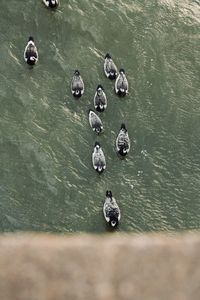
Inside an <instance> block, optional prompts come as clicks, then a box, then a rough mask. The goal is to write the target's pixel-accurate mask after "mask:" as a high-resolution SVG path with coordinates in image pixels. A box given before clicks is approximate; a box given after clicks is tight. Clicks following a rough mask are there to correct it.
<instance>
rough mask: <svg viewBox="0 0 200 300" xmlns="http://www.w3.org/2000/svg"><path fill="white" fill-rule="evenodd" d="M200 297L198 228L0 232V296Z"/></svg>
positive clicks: (36, 299)
mask: <svg viewBox="0 0 200 300" xmlns="http://www.w3.org/2000/svg"><path fill="white" fill-rule="evenodd" d="M47 299H48V300H77V299H78V300H79V299H81V300H86V299H87V300H112V299H114V300H123V299H125V300H143V299H145V300H171V299H173V300H199V299H200V233H187V234H180V235H178V234H177V235H173V236H169V235H162V234H147V235H120V234H114V235H112V234H109V235H106V236H101V237H100V236H89V235H76V236H54V235H44V234H39V235H36V234H26V235H19V234H15V235H8V236H1V237H0V300H47Z"/></svg>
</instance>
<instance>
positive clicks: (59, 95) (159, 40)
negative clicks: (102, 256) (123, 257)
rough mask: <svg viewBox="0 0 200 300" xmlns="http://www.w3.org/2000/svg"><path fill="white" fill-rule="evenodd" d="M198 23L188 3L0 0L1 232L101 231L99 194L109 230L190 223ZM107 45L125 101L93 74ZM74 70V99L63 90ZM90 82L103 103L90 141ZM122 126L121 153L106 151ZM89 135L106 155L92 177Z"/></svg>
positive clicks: (199, 14)
mask: <svg viewBox="0 0 200 300" xmlns="http://www.w3.org/2000/svg"><path fill="white" fill-rule="evenodd" d="M199 24H200V3H198V1H188V0H177V1H175V0H152V1H146V0H135V1H134V0H123V1H122V0H121V1H114V0H101V1H100V0H69V1H67V0H62V1H61V5H60V7H59V9H58V10H57V11H53V12H52V11H50V10H48V9H46V8H45V7H44V6H43V4H42V3H41V1H39V0H38V1H32V0H9V1H7V0H1V9H0V28H1V29H0V42H1V43H0V230H1V231H3V232H5V231H13V230H33V231H50V232H80V231H81V232H84V231H86V232H105V231H106V230H107V228H106V226H105V221H104V219H103V216H102V205H103V202H104V198H105V192H106V190H107V189H110V190H112V192H113V195H114V196H115V198H116V200H117V201H118V204H119V206H120V208H121V214H122V218H121V223H120V226H119V228H118V231H132V232H142V231H158V230H165V231H169V230H183V229H197V228H199V227H200V199H199V191H200V91H199V75H200V40H199V37H200V27H199ZM30 35H32V36H34V39H35V43H36V46H37V48H38V52H39V61H38V64H37V65H36V66H35V67H34V68H32V69H30V68H29V67H28V66H27V64H26V63H25V62H24V60H23V51H24V47H25V45H26V42H27V38H28V37H29V36H30ZM107 52H109V53H110V54H111V55H112V57H113V59H114V61H115V63H116V65H117V66H118V68H121V67H122V68H124V69H125V70H126V74H127V78H128V81H129V86H130V91H129V95H128V96H127V97H126V98H123V99H120V98H118V97H117V96H116V95H115V94H114V91H113V87H114V82H112V81H110V80H108V79H107V78H106V77H105V76H104V74H103V61H104V59H103V58H104V55H105V54H106V53H107ZM75 69H79V70H80V72H81V75H82V77H83V80H84V82H85V94H84V96H83V97H82V98H81V99H80V100H75V99H74V98H73V97H72V96H71V92H70V82H71V77H72V74H73V72H74V70H75ZM98 84H102V85H103V87H104V89H105V92H106V94H107V98H108V108H107V110H106V111H105V112H103V113H101V114H100V117H101V118H102V121H103V123H104V127H105V131H104V133H103V134H102V135H101V136H99V137H98V136H96V135H95V133H93V132H92V130H91V128H90V127H89V123H88V117H87V110H88V109H89V108H93V96H94V93H95V89H96V86H97V85H98ZM122 122H124V123H125V124H126V126H127V128H128V131H129V136H130V139H131V143H132V144H131V145H132V148H131V151H130V153H129V154H128V156H127V157H126V159H124V160H122V159H120V158H119V157H118V156H117V155H116V153H115V148H114V144H115V139H116V135H117V133H118V131H119V128H120V125H121V123H122ZM95 141H99V142H100V143H101V145H102V148H103V150H104V153H105V156H106V160H107V169H106V171H105V172H104V173H103V174H102V175H100V176H99V175H98V174H97V173H96V172H95V171H94V169H93V168H92V164H91V153H92V150H93V145H94V143H95Z"/></svg>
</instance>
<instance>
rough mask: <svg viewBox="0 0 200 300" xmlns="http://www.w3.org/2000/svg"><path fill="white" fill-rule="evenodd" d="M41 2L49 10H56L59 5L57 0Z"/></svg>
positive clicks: (43, 0)
mask: <svg viewBox="0 0 200 300" xmlns="http://www.w3.org/2000/svg"><path fill="white" fill-rule="evenodd" d="M42 2H43V3H44V4H45V5H46V6H47V7H50V8H56V7H58V5H59V0H42Z"/></svg>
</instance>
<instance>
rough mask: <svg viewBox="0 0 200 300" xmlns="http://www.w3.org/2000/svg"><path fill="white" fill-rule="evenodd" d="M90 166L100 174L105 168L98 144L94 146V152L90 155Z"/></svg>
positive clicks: (102, 154) (103, 157) (104, 161)
mask: <svg viewBox="0 0 200 300" xmlns="http://www.w3.org/2000/svg"><path fill="white" fill-rule="evenodd" d="M92 164H93V168H94V169H95V170H96V171H97V172H98V173H102V172H103V171H104V170H105V168H106V159H105V156H104V153H103V150H102V149H101V146H100V144H99V143H98V142H96V143H95V145H94V151H93V153H92Z"/></svg>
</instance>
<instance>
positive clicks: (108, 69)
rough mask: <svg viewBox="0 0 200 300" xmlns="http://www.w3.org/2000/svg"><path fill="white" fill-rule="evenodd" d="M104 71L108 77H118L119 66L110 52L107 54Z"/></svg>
mask: <svg viewBox="0 0 200 300" xmlns="http://www.w3.org/2000/svg"><path fill="white" fill-rule="evenodd" d="M104 73H105V75H106V77H107V78H109V79H116V77H117V67H116V65H115V63H114V62H113V60H112V58H111V56H110V54H109V53H107V54H106V56H105V61H104Z"/></svg>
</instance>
